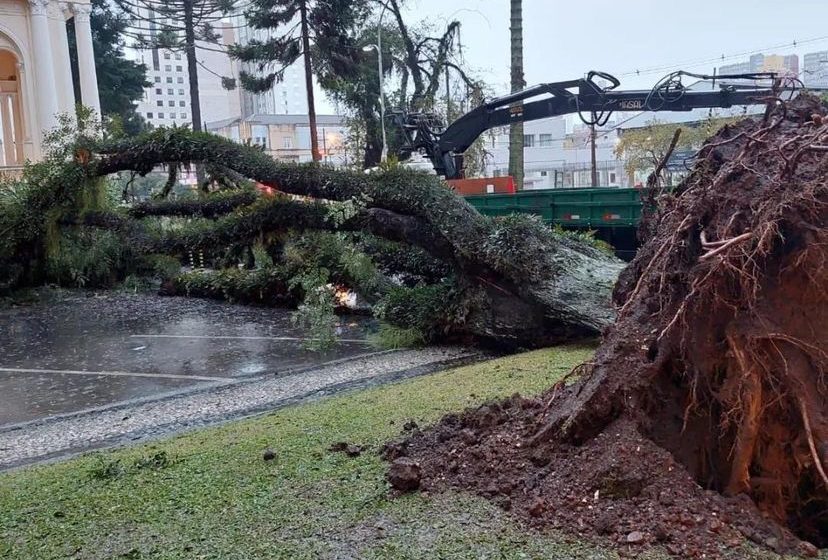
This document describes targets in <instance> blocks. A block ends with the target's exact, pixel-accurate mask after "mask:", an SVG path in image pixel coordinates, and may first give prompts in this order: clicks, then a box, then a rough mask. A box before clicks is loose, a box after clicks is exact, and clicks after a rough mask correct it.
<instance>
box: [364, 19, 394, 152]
mask: <svg viewBox="0 0 828 560" xmlns="http://www.w3.org/2000/svg"><path fill="white" fill-rule="evenodd" d="M380 17H382V16H380ZM362 50H363V51H365V52H371V51H374V50H375V51H377V67H378V70H379V90H380V95H379V100H380V126H381V127H382V156H381V158H382V161H385V160H386V159H387V158H388V143H387V142H386V138H385V87H384V86H385V77H384V76H383V73H382V33H380V32H379V31H378V32H377V44H376V45H366V46H364V47H362Z"/></svg>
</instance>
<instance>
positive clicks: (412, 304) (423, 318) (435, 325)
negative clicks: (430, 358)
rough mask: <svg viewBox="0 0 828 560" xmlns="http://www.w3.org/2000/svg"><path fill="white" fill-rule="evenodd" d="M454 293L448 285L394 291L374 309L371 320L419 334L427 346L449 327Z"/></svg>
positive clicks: (402, 288) (400, 287)
mask: <svg viewBox="0 0 828 560" xmlns="http://www.w3.org/2000/svg"><path fill="white" fill-rule="evenodd" d="M454 292H455V287H454V284H453V283H450V282H443V283H440V284H430V285H427V284H423V285H419V286H415V287H413V288H408V287H404V286H398V287H394V288H392V289H391V290H390V291H389V292H388V293H387V294H386V295H385V297H383V299H382V300H381V301H380V302H379V303H378V304H377V305H376V306H375V308H374V316H375V317H376V318H377V319H379V320H381V321H383V322H386V323H389V324H391V325H393V326H394V327H396V328H398V329H401V330H409V331H413V332H416V333H419V334H420V335H421V336H422V338H423V340H424V341H426V342H428V341H431V340H433V339H434V338H435V337H436V336H438V335H439V334H440V333H443V332H445V331H446V330H448V328H449V327H450V325H451V323H452V318H453V316H454V314H455V310H454V306H453V305H452V302H453V301H454V296H455V293H454Z"/></svg>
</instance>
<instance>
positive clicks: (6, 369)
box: [0, 293, 371, 427]
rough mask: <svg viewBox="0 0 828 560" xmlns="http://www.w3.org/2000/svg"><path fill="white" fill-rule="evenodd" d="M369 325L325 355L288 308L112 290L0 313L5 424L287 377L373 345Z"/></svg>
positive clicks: (0, 413)
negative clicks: (307, 344) (308, 345)
mask: <svg viewBox="0 0 828 560" xmlns="http://www.w3.org/2000/svg"><path fill="white" fill-rule="evenodd" d="M364 327H365V324H364V322H361V321H359V320H356V319H352V318H347V319H344V320H343V322H342V324H341V329H342V332H341V337H342V343H341V344H340V345H339V346H338V347H336V348H335V349H334V350H332V351H330V352H327V353H324V354H320V353H315V352H310V351H308V350H305V349H304V348H303V341H304V340H305V333H303V332H302V331H301V330H300V329H297V328H295V327H293V326H292V325H291V323H290V312H289V311H287V310H284V309H271V308H253V307H243V306H235V305H230V304H225V303H220V302H214V301H207V300H196V299H185V298H164V297H159V296H154V295H143V294H136V295H130V294H118V293H107V294H102V295H96V296H92V297H90V295H89V294H87V293H69V294H67V295H62V296H60V297H59V298H58V299H57V301H50V302H48V303H41V304H36V305H33V306H26V307H17V308H7V309H2V310H0V427H3V426H8V425H11V424H17V423H21V422H27V421H31V420H36V419H40V418H44V417H48V416H53V415H57V414H65V413H71V412H77V411H80V410H86V409H89V408H96V407H101V406H105V405H108V404H112V403H116V402H121V401H127V400H133V399H138V398H144V397H152V396H156V395H159V394H165V393H170V392H175V391H181V390H185V389H188V388H195V387H204V386H207V385H210V384H212V385H221V384H226V383H230V382H232V381H233V380H238V379H239V378H242V377H246V376H254V375H262V374H274V375H278V374H279V373H284V372H286V371H288V370H291V369H295V368H300V367H305V366H311V365H316V364H320V363H324V362H327V361H330V360H334V359H338V358H343V357H348V356H355V355H359V354H364V353H367V352H370V351H371V348H370V347H368V346H367V345H366V344H365V343H364V341H363V339H364Z"/></svg>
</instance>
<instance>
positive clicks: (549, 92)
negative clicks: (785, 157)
mask: <svg viewBox="0 0 828 560" xmlns="http://www.w3.org/2000/svg"><path fill="white" fill-rule="evenodd" d="M682 74H685V73H676V74H674V75H671V76H673V77H674V78H675V76H677V75H678V76H680V75H682ZM689 75H691V76H697V77H700V78H712V76H698V75H694V74H689ZM596 77H600V78H603V79H605V80H607V81H609V82H610V84H609V86H600V85H599V84H598V83H597V82H596V81H595V78H596ZM716 79H719V80H742V83H741V84H736V83H720V86H719V89H717V90H711V91H694V90H690V89H688V88H686V87H684V86H683V85H681V82H680V80H676V79H672V80H668V81H665V80H662V82H660V83H659V85H657V86H656V87H655V88H653V89H651V90H641V91H613V90H614V89H615V88H616V87H618V85H619V81H618V80H617V79H616V78H615V77H613V76H611V75H609V74H606V73H603V72H595V71H593V72H590V73H589V74H587V77H586V78H583V79H578V80H570V81H566V82H556V83H548V84H540V85H537V86H533V87H531V88H528V89H526V90H523V91H520V92H517V93H513V94H510V95H506V96H503V97H499V98H497V99H493V100H492V101H489V102H488V103H484V104H483V105H480V106H479V107H477V108H475V109H473V110H471V111H469V112H468V113H466V114H465V115H463V116H462V117H460V118H458V119H457V120H456V121H454V122H453V123H451V125H449V126H448V127H447V128H445V130H439V125H438V124H437V119H436V118H435V117H434V116H433V115H428V114H422V113H417V114H404V113H397V114H395V115H394V118H395V120H396V122H397V124H398V125H399V126H400V127H401V129H402V131H403V134H404V136H405V145H404V147H403V151H404V152H409V153H410V152H413V151H418V150H422V151H424V152H425V153H426V155H427V156H428V158H429V159H430V160H431V162H432V164H433V165H434V169H435V171H436V172H437V174H438V175H444V176H445V177H446V179H457V178H460V177H462V169H463V165H462V157H463V153H464V152H465V151H466V150H467V149H468V148H469V146H471V145H472V143H473V142H474V141H475V140H476V139H477V138H478V137H479V136H480V135H481V134H483V133H484V132H485V131H486V130H489V129H492V128H496V127H500V126H506V125H508V124H511V123H514V122H524V121H534V120H538V119H544V118H548V117H555V116H559V115H567V114H573V113H579V114H581V115H582V118H583V115H584V114H589V115H591V116H592V121H593V122H595V123H596V124H602V122H600V121H603V122H606V119H608V118H609V115H610V114H612V113H613V112H615V111H690V110H693V109H698V108H708V107H722V108H727V107H732V106H734V105H737V106H738V105H756V104H764V103H766V102H767V101H768V100H769V99H770V98H775V97H777V96H778V94H779V89H778V88H777V87H776V85H775V84H776V75H775V74H772V73H752V74H733V75H723V76H717V77H716ZM744 80H764V81H766V82H768V81H769V83H770V84H771V85H768V86H760V85H755V84H747V85H745V84H744ZM572 90H574V91H572ZM539 96H545V97H544V98H543V99H540V100H537V101H529V102H526V101H527V100H530V99H533V98H535V97H539ZM524 102H526V103H524Z"/></svg>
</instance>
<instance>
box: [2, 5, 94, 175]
mask: <svg viewBox="0 0 828 560" xmlns="http://www.w3.org/2000/svg"><path fill="white" fill-rule="evenodd" d="M90 13H91V5H90V4H89V2H88V0H78V1H77V2H57V1H51V0H28V1H27V0H0V174H12V173H16V171H13V170H19V169H20V167H21V166H22V165H23V164H24V162H25V161H26V160H37V159H39V158H40V157H41V155H42V143H43V138H44V131H48V130H50V129H52V128H53V127H54V126H55V125H56V124H57V122H58V115H59V114H60V113H67V114H74V110H75V104H76V103H78V102H80V103H83V104H84V105H86V106H88V107H91V108H92V109H94V110H95V111H96V112H98V113H100V100H99V98H98V80H97V73H96V70H95V57H94V53H93V51H92V30H91V27H90V24H89V15H90ZM67 24H68V25H73V26H74V29H75V33H76V36H77V54H78V69H79V78H80V90H81V99H75V93H74V91H75V89H74V87H73V82H72V72H71V66H70V57H69V41H68V33H67Z"/></svg>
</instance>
